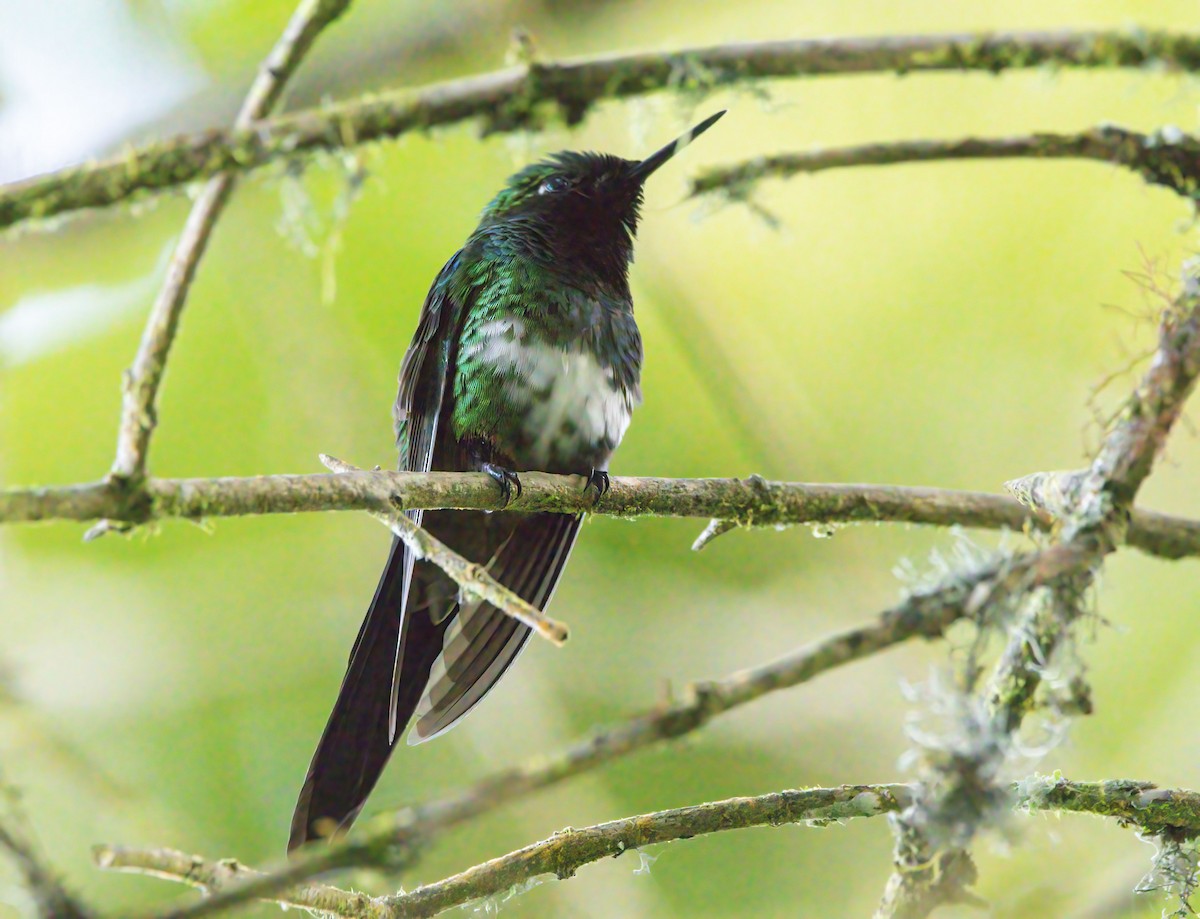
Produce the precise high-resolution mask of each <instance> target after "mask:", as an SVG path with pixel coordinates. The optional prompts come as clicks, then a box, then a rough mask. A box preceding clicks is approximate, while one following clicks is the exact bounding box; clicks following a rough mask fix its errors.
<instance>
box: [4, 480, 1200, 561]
mask: <svg viewBox="0 0 1200 919" xmlns="http://www.w3.org/2000/svg"><path fill="white" fill-rule="evenodd" d="M521 489H522V490H521V495H520V496H519V497H517V498H514V499H513V501H512V503H511V504H509V505H508V508H507V509H509V510H513V511H560V512H564V513H570V512H582V511H586V512H588V513H595V514H607V515H612V516H617V517H630V518H633V517H644V516H654V517H692V518H701V519H703V518H712V517H716V518H718V519H721V520H729V521H732V522H734V523H736V524H738V525H742V526H782V525H791V524H805V523H810V524H819V523H832V524H837V523H865V522H893V523H916V524H925V525H930V526H964V527H978V528H982V529H1010V530H1021V529H1023V528H1024V527H1027V526H1029V527H1033V528H1036V529H1047V528H1049V527H1050V526H1051V523H1050V518H1049V516H1048V515H1045V514H1043V513H1040V512H1038V511H1036V510H1030V509H1028V508H1026V507H1023V506H1022V505H1021V504H1020V503H1019V502H1018V501H1016V500H1014V499H1012V498H1008V497H1004V496H1001V495H993V494H988V493H986V492H966V491H953V490H947V489H937V488H911V487H904V486H892V485H824V484H808V483H801V482H770V481H767V480H766V479H762V478H760V477H758V476H751V477H749V478H746V479H663V478H653V477H637V478H631V477H627V476H616V477H614V478H613V479H612V488H611V490H610V491H609V492H608V493H607V494H606V495H605V496H604V498H603V500H602V501H601V502H600V503H599V504H598V505H595V506H593V504H592V498H591V493H590V492H588V490H587V489H585V488H584V487H583V479H581V478H580V477H578V476H557V475H548V474H545V473H538V472H526V473H522V474H521ZM380 501H386V502H391V503H394V504H395V505H396V506H398V507H400V508H402V509H404V510H415V509H436V508H452V509H458V510H496V509H499V508H500V507H501V506H502V498H501V496H500V492H499V490H498V489H497V488H496V484H495V482H493V481H492V480H491V479H490V478H489V477H488V476H486V475H484V474H483V473H476V472H461V473H459V472H389V471H382V470H379V471H375V472H355V473H346V474H337V475H325V474H311V475H274V476H250V477H244V478H211V479H159V478H150V479H147V480H145V481H144V482H143V483H141V484H140V485H138V484H131V483H127V482H123V481H119V480H112V479H109V480H106V481H101V482H89V483H84V484H80V485H63V486H51V487H33V488H9V489H0V524H5V523H35V522H41V521H51V520H64V521H76V522H91V521H95V520H100V519H109V520H114V521H121V522H124V523H129V524H141V523H149V522H151V521H154V520H163V519H171V518H184V519H189V520H200V519H205V518H216V517H240V516H248V515H258V514H294V513H311V512H316V511H349V510H356V511H363V510H371V509H374V508H376V507H378V505H379V502H380ZM1128 542H1129V544H1130V545H1132V546H1134V547H1136V548H1138V549H1141V550H1142V551H1144V552H1148V553H1150V554H1152V555H1158V556H1162V557H1163V558H1184V557H1187V556H1192V555H1200V521H1194V520H1187V519H1184V518H1181V517H1173V516H1170V515H1167V514H1158V513H1154V512H1152V511H1135V512H1134V514H1133V518H1132V521H1131V525H1130V529H1129V533H1128Z"/></svg>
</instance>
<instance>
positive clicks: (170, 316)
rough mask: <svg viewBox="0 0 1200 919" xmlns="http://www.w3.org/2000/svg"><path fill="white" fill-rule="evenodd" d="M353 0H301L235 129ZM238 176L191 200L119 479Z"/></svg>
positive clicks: (151, 324) (134, 378)
mask: <svg viewBox="0 0 1200 919" xmlns="http://www.w3.org/2000/svg"><path fill="white" fill-rule="evenodd" d="M349 5H350V0H301V3H300V6H299V7H298V8H297V9H296V12H295V13H294V14H293V15H292V18H291V20H290V21H289V22H288V25H287V28H286V29H285V30H284V33H283V35H282V36H281V37H280V39H279V41H278V42H276V44H275V47H274V48H273V49H272V50H271V53H270V54H269V55H268V56H267V59H266V60H265V61H263V63H262V66H261V67H260V68H259V71H258V76H257V77H256V78H255V80H254V83H253V84H252V85H251V87H250V92H249V93H248V94H247V96H246V99H245V101H244V102H243V103H242V107H241V109H240V110H239V111H238V114H237V118H236V119H235V121H234V130H242V131H244V130H246V129H248V128H249V127H250V126H251V125H253V124H254V123H255V122H256V121H257V120H258V119H260V118H263V117H265V116H266V115H268V114H270V112H271V110H272V109H273V108H274V107H275V104H276V103H277V102H278V101H279V97H280V95H281V94H282V93H283V89H284V85H285V84H286V83H287V81H288V79H289V78H290V77H291V75H292V73H294V72H295V70H296V68H297V67H298V66H299V64H300V61H301V60H302V59H303V57H304V55H305V54H307V53H308V50H309V48H311V47H312V45H313V42H315V41H316V39H317V36H318V35H319V34H320V33H321V31H322V30H323V29H324V28H325V27H326V26H328V25H329V24H330V23H331V22H333V21H334V20H335V19H337V18H338V17H339V16H340V15H341V14H342V13H343V12H345V10H346V8H347V7H348V6H349ZM234 181H235V176H234V173H232V172H219V173H217V174H215V175H213V177H212V178H211V179H209V181H208V183H207V184H206V185H205V186H204V189H203V190H202V191H201V192H200V196H199V197H198V198H197V199H196V203H195V204H194V205H193V206H192V210H191V213H190V214H188V219H187V223H186V224H184V228H183V235H182V236H181V237H180V239H179V243H178V244H177V245H176V247H175V253H174V255H172V257H171V262H170V264H169V265H168V266H167V277H166V281H165V282H164V283H163V287H162V289H161V290H160V291H159V294H158V297H157V298H156V299H155V301H154V306H153V307H152V308H151V310H150V318H149V319H148V320H147V322H146V328H145V330H144V331H143V333H142V341H141V344H140V345H139V346H138V352H137V356H136V357H135V358H134V361H133V366H132V367H130V368H129V370H127V371H126V372H125V378H124V386H123V393H122V399H121V424H120V427H119V428H118V430H117V455H116V458H115V460H114V461H113V467H112V475H113V476H114V477H116V478H118V479H124V480H129V481H138V480H140V479H141V478H142V477H143V475H144V474H145V471H146V451H147V449H148V448H149V446H150V436H151V435H152V434H153V433H154V427H155V425H156V424H157V411H158V405H157V402H158V390H159V387H160V385H161V384H162V378H163V373H164V372H165V371H166V366H167V357H168V355H169V353H170V350H171V344H172V342H173V341H174V340H175V333H176V331H177V330H178V328H179V318H180V315H181V314H182V312H183V306H184V303H185V302H186V301H187V295H188V291H189V290H190V289H191V285H192V279H193V278H194V277H195V274H196V267H197V265H198V264H199V263H200V259H201V258H202V257H203V255H204V250H205V248H206V247H207V245H208V239H209V236H210V235H211V234H212V230H213V227H214V226H215V225H216V222H217V219H218V218H219V217H220V216H221V212H222V211H223V210H224V207H225V202H226V201H227V200H228V199H229V193H230V192H231V191H232V190H233V184H234Z"/></svg>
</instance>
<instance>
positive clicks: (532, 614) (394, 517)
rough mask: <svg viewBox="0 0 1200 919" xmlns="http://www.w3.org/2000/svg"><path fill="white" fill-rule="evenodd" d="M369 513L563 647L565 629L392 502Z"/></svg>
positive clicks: (340, 466) (334, 464)
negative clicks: (414, 520) (418, 523)
mask: <svg viewBox="0 0 1200 919" xmlns="http://www.w3.org/2000/svg"><path fill="white" fill-rule="evenodd" d="M321 462H323V463H324V464H325V465H326V466H328V467H329V469H331V470H332V471H333V472H362V470H361V469H359V468H358V467H357V466H351V465H350V464H349V463H346V462H343V461H342V460H340V459H337V458H336V457H332V456H322V457H321ZM369 513H370V514H371V516H372V517H374V518H375V519H376V520H379V521H382V523H383V525H384V526H386V527H387V528H388V529H389V530H391V531H392V533H394V534H395V535H396V537H397V538H398V539H400V540H401V541H403V543H404V544H405V545H406V546H408V548H409V549H410V550H412V552H413V554H414V555H415V556H416V557H417V558H423V559H425V560H427V561H430V562H433V563H434V564H435V565H437V566H438V567H439V568H441V569H442V571H444V572H446V574H447V575H448V576H449V577H450V578H451V579H452V580H453V581H454V582H455V583H456V584H458V586H459V587H461V588H462V589H463V591H464V592H465V593H466V594H468V595H470V596H473V597H476V598H478V599H480V600H483V601H484V602H485V603H490V604H491V605H492V606H494V607H496V609H498V610H500V612H502V613H504V614H505V615H506V616H510V617H511V618H513V619H515V620H517V622H519V623H521V624H522V625H524V626H526V627H527V628H529V629H531V630H533V632H535V633H536V634H538V635H540V636H541V637H542V638H545V639H546V640H547V641H549V642H551V643H552V644H555V645H562V644H563V643H564V642H566V640H567V634H568V633H567V627H566V626H565V625H563V624H562V623H561V622H558V621H556V620H554V619H551V618H550V617H549V616H547V615H546V614H545V613H543V612H542V611H541V610H539V609H538V608H537V607H536V606H534V605H533V604H532V603H527V602H526V601H525V600H522V599H521V598H520V597H518V596H517V595H516V594H515V593H514V592H513V591H511V590H509V589H508V588H507V587H505V586H504V585H503V584H501V583H500V582H499V581H497V580H496V579H495V578H494V577H492V576H491V575H490V574H489V573H488V570H487V565H483V564H477V563H475V562H470V561H468V560H467V559H465V558H463V557H462V556H461V555H459V554H458V553H457V552H455V551H454V550H453V549H451V548H450V547H449V546H447V545H446V544H445V543H444V542H442V541H441V540H440V539H437V538H436V537H434V536H433V534H432V533H430V532H429V531H428V530H424V529H422V528H421V527H420V526H418V525H417V524H416V523H414V522H413V521H412V520H410V519H409V518H408V516H407V515H406V514H405V513H404V512H403V511H401V510H399V509H397V508H396V507H395V506H394V505H393V504H392V503H391V502H389V501H386V500H381V501H379V502H377V504H376V506H375V507H374V508H372V509H370V510H369Z"/></svg>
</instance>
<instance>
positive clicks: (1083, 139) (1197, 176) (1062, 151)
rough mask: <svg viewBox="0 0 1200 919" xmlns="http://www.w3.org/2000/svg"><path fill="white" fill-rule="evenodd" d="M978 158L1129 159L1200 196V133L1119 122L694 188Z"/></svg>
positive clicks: (793, 166)
mask: <svg viewBox="0 0 1200 919" xmlns="http://www.w3.org/2000/svg"><path fill="white" fill-rule="evenodd" d="M978 159H1083V160H1094V161H1097V162H1101V163H1110V164H1112V165H1115V166H1123V167H1125V168H1126V169H1129V170H1131V171H1132V172H1135V173H1137V174H1138V175H1140V176H1141V177H1142V178H1143V179H1144V180H1145V181H1147V182H1149V183H1150V184H1152V185H1161V186H1164V187H1166V188H1170V189H1171V190H1173V191H1175V192H1178V193H1179V194H1180V195H1183V196H1184V197H1186V198H1188V199H1190V200H1195V199H1196V198H1197V197H1200V138H1197V137H1195V136H1193V135H1191V134H1184V133H1183V132H1182V131H1180V130H1179V129H1177V128H1176V129H1164V130H1160V131H1157V132H1155V133H1153V134H1140V133H1138V132H1137V131H1128V130H1126V129H1124V128H1118V127H1114V126H1111V125H1106V126H1103V127H1098V128H1093V129H1092V130H1090V131H1081V132H1079V133H1076V134H1057V133H1041V134H1026V135H1020V136H1015V137H968V138H963V139H959V140H910V141H895V142H891V143H876V144H863V145H861V146H853V147H835V148H833V149H827V150H809V151H803V152H799V153H781V154H776V155H774V156H758V157H755V158H754V159H750V160H746V161H745V162H742V163H737V164H734V165H732V166H721V167H717V168H713V169H707V170H705V171H703V172H701V173H700V175H699V176H697V177H696V178H695V179H694V180H693V181H692V195H703V194H712V193H719V194H724V195H727V196H728V197H730V198H733V199H735V200H736V199H740V198H744V197H746V196H747V195H748V194H749V192H750V191H751V190H752V189H753V187H754V186H755V185H756V184H757V183H758V182H760V181H762V180H763V179H769V178H774V179H786V178H790V177H792V176H796V175H810V174H812V173H816V172H824V171H825V170H828V169H844V168H847V167H851V166H891V165H895V164H898V163H928V162H935V161H944V160H978Z"/></svg>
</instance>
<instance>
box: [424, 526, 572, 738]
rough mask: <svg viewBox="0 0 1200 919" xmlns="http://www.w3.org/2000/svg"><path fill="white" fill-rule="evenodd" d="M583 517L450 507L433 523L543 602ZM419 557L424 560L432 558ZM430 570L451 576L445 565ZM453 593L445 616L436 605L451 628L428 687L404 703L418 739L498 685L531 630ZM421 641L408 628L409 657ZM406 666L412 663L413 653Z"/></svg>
mask: <svg viewBox="0 0 1200 919" xmlns="http://www.w3.org/2000/svg"><path fill="white" fill-rule="evenodd" d="M579 521H580V517H579V516H578V515H574V514H546V513H543V514H506V513H503V512H501V513H493V514H486V513H482V512H479V511H474V512H458V513H447V512H444V511H443V512H431V513H430V514H429V515H428V517H427V521H426V526H427V528H428V529H429V530H430V532H431V533H433V534H434V535H435V536H437V537H438V538H439V539H441V540H442V541H443V542H445V543H447V544H448V545H452V546H454V547H455V548H456V549H458V550H459V551H460V552H462V553H463V554H464V555H466V556H467V558H470V559H472V560H476V561H486V563H487V569H488V573H489V574H491V575H492V577H494V578H496V580H498V581H500V583H502V584H504V585H505V586H506V587H508V588H509V589H510V590H512V591H514V592H515V593H516V594H517V595H518V596H520V597H521V598H522V599H524V600H527V601H528V602H529V603H532V604H533V605H534V606H536V607H538V608H539V609H541V608H544V607H545V606H546V605H547V604H548V603H549V602H550V598H551V596H552V595H553V593H554V588H555V585H556V584H557V583H558V578H559V575H561V574H562V570H563V567H564V566H565V565H566V563H567V558H568V556H570V554H571V547H572V546H573V545H574V544H575V537H576V535H578V532H579ZM417 564H418V567H419V568H421V567H424V566H429V565H430V563H428V562H418V563H417ZM423 573H424V572H418V575H420V574H423ZM429 573H430V575H431V576H432V577H434V578H438V579H440V580H442V581H448V579H447V578H446V576H445V575H444V574H442V573H441V572H440V571H437V572H436V573H435V572H429ZM431 587H432V588H433V589H432V590H430V591H429V595H431V596H434V597H438V596H441V597H444V596H445V593H446V591H445V590H444V589H441V590H439V589H438V588H437V587H436V586H434V585H431ZM417 597H418V591H417V590H416V589H415V588H414V591H413V599H412V600H411V601H410V604H409V608H408V611H407V612H406V617H408V616H409V615H410V614H411V615H412V616H413V617H414V618H423V617H422V616H421V615H420V612H419V611H418V610H417V609H415V608H414V605H415V603H416V602H418V601H417ZM449 599H450V604H448V605H444V606H442V608H441V616H440V617H439V616H438V615H437V612H436V611H432V612H434V616H433V618H435V619H438V618H440V619H441V620H442V622H443V624H444V631H443V632H442V635H441V641H440V642H439V646H438V648H437V651H438V654H437V656H436V657H435V659H434V661H433V664H432V667H431V668H430V670H429V671H428V675H427V677H425V678H424V679H422V680H421V687H422V689H423V690H424V691H423V692H422V693H421V694H420V697H419V702H417V703H416V704H415V706H414V707H413V708H408V709H402V710H401V711H400V716H401V717H404V718H408V717H413V718H415V722H416V723H415V724H414V725H413V728H412V731H411V732H410V733H409V737H408V742H409V743H410V744H416V743H422V742H423V741H426V740H429V739H431V738H433V737H436V736H437V735H439V734H441V733H443V732H445V731H447V730H449V729H450V728H451V727H453V726H454V725H455V724H457V723H458V721H459V719H461V718H462V717H463V716H464V715H466V714H467V712H469V711H470V710H471V709H472V708H474V707H475V705H476V704H477V703H478V702H479V701H480V700H481V699H483V697H484V696H485V695H487V693H488V691H489V690H490V689H491V688H492V687H493V686H495V684H496V682H497V681H498V680H499V679H500V678H501V677H502V676H503V675H504V673H505V672H506V671H507V670H508V667H509V665H510V664H512V662H513V660H515V659H516V657H517V655H518V654H519V653H520V651H521V649H522V648H523V647H524V646H525V642H526V641H527V640H528V638H529V635H530V631H529V629H528V628H527V627H526V626H523V625H521V624H520V623H518V622H516V621H515V620H514V619H512V618H511V617H510V616H506V615H505V614H504V613H502V612H500V610H498V609H496V608H495V607H494V606H492V605H491V604H490V603H484V602H482V601H479V600H474V599H466V600H465V602H464V601H463V600H461V599H459V598H458V597H457V591H454V592H453V594H452V595H451V597H450V598H449ZM442 603H445V600H444V599H443V600H442ZM413 641H414V639H413V636H412V635H411V634H410V635H406V636H405V650H406V657H407V652H408V648H409V647H411V645H412V644H413ZM404 666H405V667H407V661H406V662H405V664H404ZM402 676H403V679H402V681H401V684H402V690H403V691H404V692H405V693H407V691H408V689H409V684H408V680H409V679H410V672H408V671H402ZM413 676H417V674H413ZM405 698H406V699H407V698H411V697H410V696H405Z"/></svg>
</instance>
